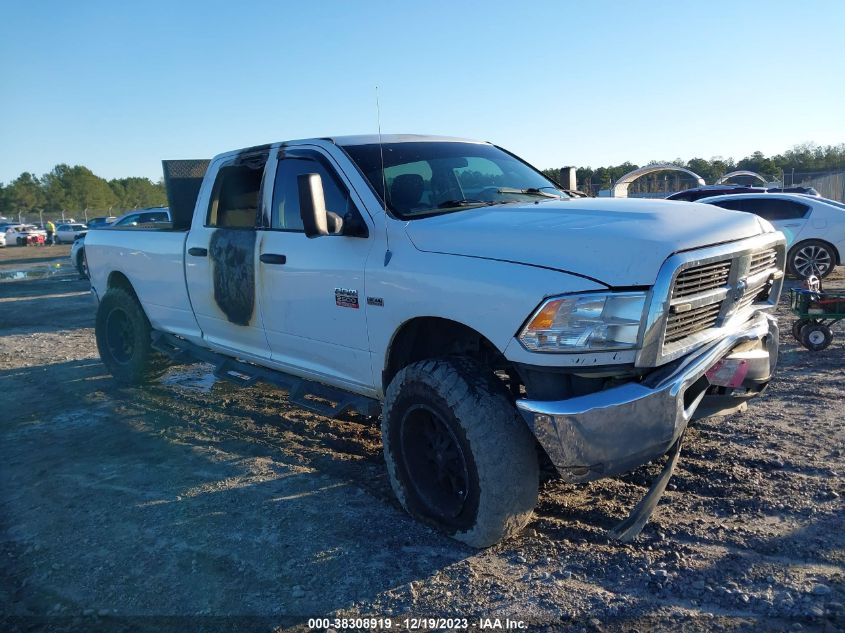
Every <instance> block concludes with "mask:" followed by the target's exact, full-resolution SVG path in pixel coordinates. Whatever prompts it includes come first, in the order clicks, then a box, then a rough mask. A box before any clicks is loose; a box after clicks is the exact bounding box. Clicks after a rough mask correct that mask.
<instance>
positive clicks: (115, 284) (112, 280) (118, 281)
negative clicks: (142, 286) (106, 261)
mask: <svg viewBox="0 0 845 633" xmlns="http://www.w3.org/2000/svg"><path fill="white" fill-rule="evenodd" d="M107 288H120V289H121V290H125V291H126V292H128V293H129V294H131V295H132V296H133V297H135V300H136V301H137V300H138V295H137V294H135V288H133V287H132V282H131V281H129V278H128V277H127V276H126V275H124V274H123V273H122V272H120V271H117V270H115V271H112V272H111V273H109V279H108V283H107Z"/></svg>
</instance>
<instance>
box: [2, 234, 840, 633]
mask: <svg viewBox="0 0 845 633" xmlns="http://www.w3.org/2000/svg"><path fill="white" fill-rule="evenodd" d="M67 252H68V247H52V248H47V247H45V248H23V247H20V248H16V247H10V248H6V249H5V250H0V420H2V422H0V603H1V604H2V621H0V629H2V630H4V631H9V630H17V629H20V630H43V629H47V628H51V629H55V630H86V631H87V630H156V631H157V630H165V629H167V630H171V629H172V630H200V629H201V630H233V631H234V630H244V629H251V630H261V631H264V630H267V631H269V630H273V629H275V628H293V629H297V630H307V629H308V628H309V624H308V619H309V618H313V617H329V618H334V617H354V616H372V617H387V616H391V617H393V618H394V624H393V628H404V627H405V624H404V623H402V622H400V621H401V620H404V618H405V617H413V618H421V617H442V618H459V619H460V618H466V620H467V622H466V623H467V624H468V626H469V628H472V629H478V628H480V625H483V624H485V623H486V622H487V620H485V619H489V622H490V623H491V624H493V625H495V623H496V622H495V618H501V619H502V620H501V624H502V626H504V618H510V620H515V621H520V622H522V623H523V624H524V625H525V626H530V627H531V628H532V629H535V628H536V629H540V630H558V629H563V630H570V629H572V630H584V631H593V630H606V631H631V630H638V631H646V630H651V629H663V630H672V631H692V630H730V631H735V630H761V629H766V630H768V629H773V630H790V631H794V630H824V631H841V630H845V607H844V606H843V604H845V513H843V504H842V498H841V495H842V494H845V490H843V488H845V486H843V474H845V429H843V417H845V405H843V398H845V377H843V369H844V368H845V332H843V329H845V328H842V327H841V326H840V329H839V332H838V334H839V338H838V339H837V340H835V341H834V344H833V345H832V346H831V347H830V348H828V349H827V350H825V351H823V352H819V353H812V352H809V351H806V350H805V349H803V348H802V347H800V346H799V345H797V344H796V342H795V341H794V340H793V339H792V337H791V335H790V334H789V329H790V324H791V321H792V319H791V316H790V314H789V313H788V310H787V309H786V307H785V305H781V307H780V310H779V315H780V323H781V328H782V347H781V356H780V368H779V373H778V376H777V378H776V379H775V380H774V382H773V383H772V384H771V386H770V388H769V390H768V392H767V393H766V394H765V395H764V396H763V397H761V398H758V399H757V401H755V402H753V403H752V405H751V406H750V408H749V410H748V411H747V412H746V413H745V414H741V415H735V416H730V417H727V418H722V419H708V420H704V421H701V422H698V423H696V424H695V426H693V427H692V428H691V429H690V430H689V432H688V434H687V439H686V443H685V445H684V448H683V451H682V454H681V460H680V463H679V466H678V469H677V471H676V473H675V475H674V477H673V479H672V482H671V484H670V487H669V490H668V491H667V494H666V495H665V496H664V498H663V500H662V501H661V504H660V507H659V508H658V510H657V512H656V513H655V516H654V517H653V519H652V521H651V522H650V523H649V524H648V525H647V526H646V528H645V530H644V532H643V534H642V535H641V536H640V537H639V538H638V540H637V541H636V542H635V543H633V544H631V545H622V544H619V543H616V542H613V541H610V540H609V539H608V537H607V535H606V531H607V529H608V528H610V527H612V526H613V525H614V524H615V523H616V522H618V521H619V520H620V519H622V518H623V517H624V516H625V515H626V514H627V512H628V511H629V510H630V508H631V507H632V506H633V505H634V504H635V503H636V501H637V500H638V499H639V498H640V497H641V496H642V495H643V493H644V492H645V491H646V489H647V487H648V485H649V483H650V481H651V479H652V478H653V477H654V476H656V474H657V473H658V472H659V470H660V468H661V466H662V463H658V464H652V465H649V466H647V467H643V468H641V469H639V470H637V471H635V472H633V473H631V474H629V475H626V476H624V477H618V478H614V479H609V480H605V481H599V482H595V483H591V484H589V485H577V486H576V485H568V484H565V483H562V482H561V481H559V480H550V481H547V482H545V483H544V484H543V487H542V491H541V497H540V505H539V507H538V509H537V512H536V516H535V518H534V520H533V521H532V523H531V525H530V526H529V528H528V529H527V530H526V531H525V532H524V533H523V534H522V535H521V536H520V537H518V538H516V539H512V540H510V541H507V542H505V543H502V544H500V545H498V546H496V547H493V548H491V549H488V550H485V551H475V550H471V549H469V548H467V547H464V546H462V545H460V544H458V543H456V542H454V541H452V540H450V539H448V538H445V537H443V536H440V535H439V534H437V533H434V532H432V531H430V530H429V529H427V528H425V527H422V526H421V525H419V524H417V523H416V522H414V521H413V520H411V519H410V518H409V517H407V516H406V515H405V514H404V513H403V512H402V510H401V508H400V507H399V506H398V504H397V502H396V501H395V499H394V498H393V496H392V493H391V491H390V486H389V484H388V481H387V476H386V472H385V468H384V466H383V463H382V458H381V453H380V440H379V434H378V431H377V429H376V428H374V426H373V425H371V424H368V423H366V422H365V421H364V420H363V419H357V418H353V417H350V418H348V419H345V420H341V421H337V420H330V419H326V418H323V417H320V416H317V415H313V414H310V413H307V412H304V411H302V410H298V409H296V408H293V407H291V406H289V405H288V403H287V400H286V398H285V395H284V393H282V392H280V391H277V390H275V389H273V388H270V387H266V386H258V387H253V388H249V389H245V390H237V389H235V388H234V387H231V386H229V385H226V384H221V383H217V382H215V381H214V380H213V377H211V375H210V373H209V368H208V367H206V366H201V365H200V366H193V367H177V368H174V369H173V370H171V372H170V373H169V374H168V375H167V376H166V377H165V378H164V379H162V381H161V382H160V383H157V384H154V385H152V386H149V387H145V388H138V389H122V388H118V387H117V386H116V385H115V383H114V382H113V381H112V379H111V378H110V377H109V375H108V374H107V373H106V371H105V369H104V367H103V365H102V364H101V363H100V361H99V358H98V355H97V350H96V347H95V343H94V334H93V323H94V308H95V305H94V300H93V299H92V297H91V295H90V294H89V292H88V284H87V282H86V281H84V280H81V279H79V278H78V275H77V273H76V271H75V270H74V269H73V268H72V267H71V266H70V265H69V262H68V260H67ZM55 264H65V265H63V266H62V265H60V266H56V265H55ZM24 272H26V275H25V274H23V273H24ZM843 273H845V269H842V268H840V269H839V271H838V272H837V274H836V275H835V276H834V277H833V278H832V279H831V281H829V283H828V284H827V286H828V287H829V288H834V287H840V288H845V274H843ZM620 423H624V421H620ZM186 616H191V617H186ZM197 616H202V617H197ZM358 624H359V626H358V627H357V628H359V629H360V628H364V626H366V625H364V626H360V625H362V624H363V623H358ZM414 624H422V628H437V626H438V624H439V623H436V622H435V623H430V622H428V623H427V622H422V623H417V622H413V621H412V622H409V628H413V625H414ZM432 624H433V625H434V626H431V625H432ZM453 624H455V623H453ZM457 624H458V626H460V625H461V624H462V622H461V621H460V620H459V621H458V622H457ZM334 628H336V629H337V630H341V629H342V623H341V627H334Z"/></svg>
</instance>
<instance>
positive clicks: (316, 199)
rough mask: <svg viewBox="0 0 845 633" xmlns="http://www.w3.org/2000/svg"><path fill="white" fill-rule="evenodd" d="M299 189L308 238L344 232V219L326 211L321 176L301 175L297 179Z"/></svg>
mask: <svg viewBox="0 0 845 633" xmlns="http://www.w3.org/2000/svg"><path fill="white" fill-rule="evenodd" d="M296 184H297V186H298V188H299V216H300V217H301V218H302V228H303V229H304V230H305V235H306V237H321V236H324V235H338V234H340V233H342V232H343V219H342V218H341V217H340V216H339V215H338V214H337V213H332V212H331V211H327V210H326V199H325V197H324V196H323V179H322V178H320V174H301V175H299V176H297V177H296Z"/></svg>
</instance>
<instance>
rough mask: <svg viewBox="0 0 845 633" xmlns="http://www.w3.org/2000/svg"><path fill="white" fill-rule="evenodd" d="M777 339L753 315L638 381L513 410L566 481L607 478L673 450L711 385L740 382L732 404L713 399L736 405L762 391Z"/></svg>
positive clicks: (772, 325) (524, 403)
mask: <svg viewBox="0 0 845 633" xmlns="http://www.w3.org/2000/svg"><path fill="white" fill-rule="evenodd" d="M778 340H779V334H778V326H777V322H776V321H775V319H774V318H773V317H771V316H769V315H768V314H766V313H764V312H759V313H757V314H756V315H755V316H753V317H752V318H751V319H750V320H749V321H747V322H746V323H744V324H743V325H742V326H740V327H739V328H737V329H736V330H735V331H733V332H731V333H729V334H727V335H725V336H723V337H722V338H720V339H718V340H716V341H713V342H712V343H710V344H708V345H706V346H704V347H703V348H701V349H699V350H697V351H695V352H693V353H691V354H689V355H687V356H686V357H684V358H682V359H680V360H678V361H675V362H673V363H671V364H670V365H667V366H666V367H663V368H660V369H658V370H656V371H655V372H653V373H652V374H650V375H649V376H647V377H646V378H645V380H643V381H642V382H638V383H634V382H631V383H626V384H623V385H619V386H617V387H612V388H610V389H606V390H604V391H599V392H597V393H593V394H589V395H585V396H579V397H575V398H569V399H567V400H559V401H538V400H517V402H516V405H517V408H518V409H519V411H520V413H521V414H522V416H523V417H524V418H525V421H526V423H527V424H528V425H529V427H530V428H531V430H532V432H533V433H534V435H535V437H536V438H537V440H538V441H539V442H540V444H541V445H542V446H543V448H544V449H545V451H546V453H547V454H548V456H549V458H550V459H551V461H552V463H553V464H554V465H555V467H556V468H557V470H558V471H559V472H560V474H561V476H562V477H563V478H564V479H565V480H566V481H570V482H579V481H590V480H593V479H599V478H602V477H607V476H612V475H616V474H620V473H623V472H627V471H629V470H633V469H634V468H636V467H638V466H641V465H642V464H645V463H647V462H649V461H651V460H652V459H654V458H656V457H659V456H660V455H662V454H664V453H666V451H667V450H669V449H670V448H671V447H672V446H673V445H674V444H676V442H677V441H678V439H679V438H680V436H681V435H682V433H683V432H684V430H685V429H686V427H687V424H688V423H689V421H690V419H691V418H692V416H693V414H694V413H695V411H696V409H697V408H698V406H699V404H701V402H702V400H704V399H705V393H706V391H707V389H708V388H709V387H710V386H711V385H712V384H717V385H720V384H723V385H730V386H735V385H737V384H739V383H740V382H741V385H740V386H741V387H746V388H747V389H739V390H737V391H736V393H737V396H736V397H733V396H730V395H729V396H727V398H726V396H724V395H722V396H718V397H715V396H713V397H712V398H714V399H719V398H721V399H723V400H724V399H727V400H732V401H733V404H734V406H736V405H737V404H738V403H740V402H744V401H745V400H747V399H748V398H749V397H750V396H751V395H754V394H756V393H758V392H759V391H760V390H762V388H763V387H764V386H765V384H766V382H767V381H768V379H769V378H770V377H771V374H772V373H773V372H774V369H775V366H776V364H777V354H778ZM714 367H715V370H714ZM732 367H733V368H735V371H733V373H732V370H731V368H732ZM711 370H714V371H711ZM708 372H709V377H708ZM738 375H741V376H742V379H741V380H739V378H737V376H738ZM726 376H727V377H726ZM727 408H728V407H727V406H723V405H721V404H720V409H727ZM703 409H707V407H703Z"/></svg>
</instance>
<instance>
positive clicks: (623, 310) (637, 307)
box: [519, 292, 646, 352]
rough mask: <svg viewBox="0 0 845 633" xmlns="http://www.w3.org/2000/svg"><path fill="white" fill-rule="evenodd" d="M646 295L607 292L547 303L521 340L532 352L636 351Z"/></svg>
mask: <svg viewBox="0 0 845 633" xmlns="http://www.w3.org/2000/svg"><path fill="white" fill-rule="evenodd" d="M645 299H646V293H644V292H607V293H587V294H581V295H567V296H564V297H554V298H552V299H547V300H546V301H545V302H544V303H543V304H542V305H541V306H540V307H539V308H538V309H537V311H536V312H535V313H534V315H533V316H532V317H531V319H530V320H529V321H528V325H526V326H525V327H524V328H523V329H522V332H520V333H519V340H520V342H521V343H522V344H523V345H524V346H525V348H526V349H528V350H529V351H532V352H583V351H603V350H617V349H633V348H634V347H636V345H637V336H638V335H639V332H640V322H641V321H642V318H643V311H644V308H645Z"/></svg>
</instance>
